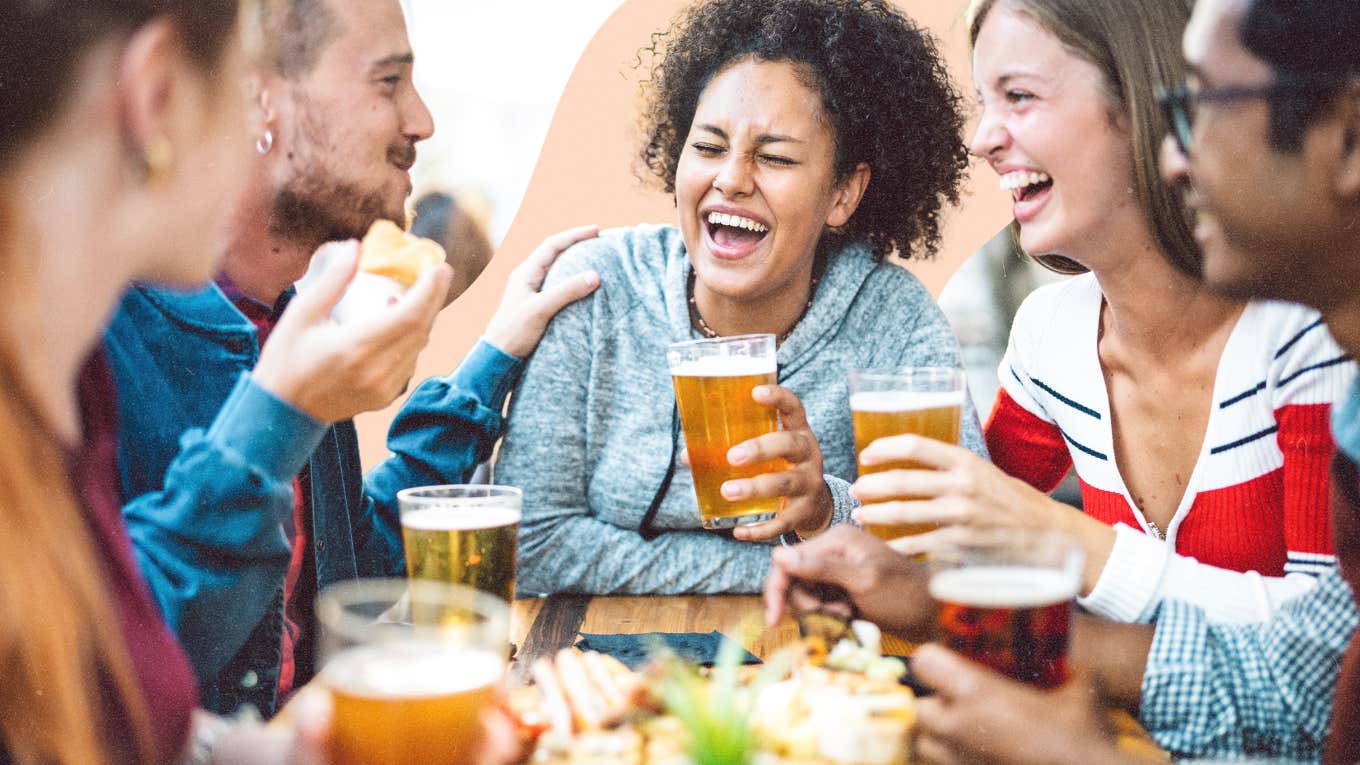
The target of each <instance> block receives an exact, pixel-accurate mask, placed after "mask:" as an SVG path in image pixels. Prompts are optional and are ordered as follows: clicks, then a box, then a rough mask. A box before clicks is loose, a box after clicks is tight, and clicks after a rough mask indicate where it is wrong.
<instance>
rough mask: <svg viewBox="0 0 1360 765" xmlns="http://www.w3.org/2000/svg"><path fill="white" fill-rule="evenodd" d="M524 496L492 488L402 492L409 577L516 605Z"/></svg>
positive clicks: (430, 488)
mask: <svg viewBox="0 0 1360 765" xmlns="http://www.w3.org/2000/svg"><path fill="white" fill-rule="evenodd" d="M523 496H524V495H523V492H521V491H520V490H519V489H517V488H515V487H513V486H489V485H486V484H450V485H447V486H419V487H415V488H411V489H403V490H401V491H399V492H397V504H398V506H399V508H400V512H401V535H402V540H403V542H404V543H405V545H406V571H407V573H408V574H409V575H410V577H411V578H412V579H426V580H431V581H436V582H448V583H449V584H465V585H468V586H469V587H475V588H476V589H478V590H481V591H482V592H485V593H487V594H489V595H494V596H496V597H498V598H501V599H502V600H506V601H510V600H514V598H515V560H516V551H517V549H518V547H519V519H520V506H521V503H522V501H523Z"/></svg>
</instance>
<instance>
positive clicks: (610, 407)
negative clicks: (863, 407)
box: [495, 0, 983, 593]
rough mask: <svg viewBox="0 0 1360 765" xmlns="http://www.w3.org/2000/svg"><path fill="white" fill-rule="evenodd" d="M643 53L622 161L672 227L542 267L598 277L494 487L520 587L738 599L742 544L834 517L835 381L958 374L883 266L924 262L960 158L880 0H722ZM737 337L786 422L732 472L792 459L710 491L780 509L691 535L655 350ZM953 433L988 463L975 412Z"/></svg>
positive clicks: (924, 306)
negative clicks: (661, 205)
mask: <svg viewBox="0 0 1360 765" xmlns="http://www.w3.org/2000/svg"><path fill="white" fill-rule="evenodd" d="M653 53H654V55H655V58H654V59H653V61H654V64H655V65H654V67H653V69H652V71H651V73H650V80H649V81H650V82H651V83H653V84H654V86H655V87H654V88H652V89H651V90H649V91H648V92H647V93H646V96H647V102H646V106H645V109H644V115H643V127H644V131H643V134H644V136H645V139H644V144H643V147H642V151H641V159H642V160H643V163H644V166H645V168H646V171H647V172H648V173H650V174H651V175H653V176H655V178H656V180H658V181H660V185H661V186H662V188H663V189H664V190H665V192H666V193H669V194H674V196H675V203H676V208H677V211H676V212H677V218H678V227H677V226H656V225H644V226H638V227H634V228H629V229H620V230H617V231H613V232H610V233H609V234H608V235H607V236H602V237H600V238H599V239H597V240H594V241H591V242H588V243H585V244H583V245H581V246H579V247H577V248H575V249H574V250H573V251H572V252H571V253H569V254H568V255H567V256H565V259H564V260H563V261H562V263H561V264H560V266H559V267H558V268H557V269H555V270H554V273H553V276H552V279H551V280H550V282H549V283H553V282H554V281H557V280H564V279H570V278H574V277H573V274H576V273H578V272H580V271H581V270H583V269H595V270H598V271H599V272H600V273H601V275H602V276H603V280H604V284H605V286H604V288H603V289H602V290H601V291H600V292H598V293H596V294H595V295H594V296H592V297H591V298H589V299H587V300H584V301H581V302H580V303H577V304H575V305H573V306H569V307H568V308H567V309H566V310H564V311H563V313H562V314H560V315H559V316H558V317H557V318H556V319H555V320H554V321H553V323H552V325H551V326H550V327H549V329H548V333H547V335H546V336H545V339H544V342H543V344H542V345H541V346H540V348H539V349H538V351H537V352H536V353H535V354H534V357H533V359H532V360H531V361H530V363H529V366H528V368H527V369H526V371H525V378H524V383H523V385H522V386H521V388H520V390H519V392H518V393H517V394H516V396H515V398H514V400H513V401H512V403H511V414H510V421H509V424H508V428H507V431H506V440H505V444H504V445H503V447H502V449H501V453H500V457H499V461H498V463H497V464H496V466H495V477H496V481H497V482H498V483H506V484H510V485H514V486H519V487H522V488H523V489H524V515H523V520H522V522H521V526H520V560H519V586H520V588H521V591H523V592H589V593H686V592H689V593H693V592H699V593H711V592H754V591H756V590H757V589H758V588H759V586H760V582H761V581H762V580H763V579H764V576H765V572H766V571H767V569H768V567H769V560H770V549H771V548H770V546H769V545H768V544H752V542H762V541H770V540H772V539H774V538H776V537H780V536H781V535H785V538H786V539H787V538H789V537H791V536H793V535H794V534H797V535H802V536H812V535H815V534H817V533H819V532H821V531H822V530H824V529H826V528H827V527H828V526H830V525H831V524H833V523H837V522H845V521H847V520H848V517H849V513H850V510H851V508H852V504H853V503H852V502H851V500H850V497H849V495H848V493H847V489H848V483H847V482H848V481H849V480H851V479H852V478H853V477H854V475H855V470H856V465H855V448H854V437H853V434H852V432H851V427H850V418H849V417H848V416H847V411H846V410H847V406H846V401H847V399H848V396H849V393H848V375H849V372H850V370H851V369H852V368H856V367H860V368H870V367H904V366H937V367H952V368H958V367H959V363H960V362H959V354H958V347H957V344H956V343H955V341H954V337H953V335H952V333H951V332H950V330H949V326H948V324H946V323H945V321H944V318H943V316H942V315H941V314H940V311H939V308H938V307H937V306H936V304H935V301H934V300H933V299H932V298H931V296H930V294H929V293H928V292H927V291H926V290H925V288H924V287H922V285H921V284H920V283H919V282H918V281H917V280H916V278H915V277H913V276H912V275H911V274H910V273H909V272H908V271H906V270H905V269H903V268H900V267H898V266H897V265H895V264H893V263H890V262H888V259H889V258H890V257H900V258H902V259H907V258H911V257H928V256H929V255H930V254H932V253H933V252H934V251H935V247H936V245H937V244H938V241H939V228H940V216H941V215H942V214H943V210H944V208H945V206H946V205H947V204H948V203H952V202H956V201H957V200H958V194H959V184H960V181H961V179H962V177H963V173H964V169H965V167H966V164H967V157H966V151H965V149H964V147H963V145H962V142H961V138H960V136H961V130H962V125H963V118H962V116H961V114H960V98H959V95H958V93H957V92H956V91H955V90H954V87H953V85H952V84H951V83H950V82H949V79H948V76H947V74H946V72H945V68H944V64H943V62H942V61H941V60H940V58H939V54H938V52H937V50H936V46H935V43H934V41H933V40H932V39H931V37H930V35H929V34H927V33H926V32H925V31H923V30H922V29H921V28H920V27H918V26H917V25H916V24H915V23H914V22H912V21H911V20H910V19H907V18H906V17H904V16H903V15H902V14H901V13H900V12H898V11H897V10H896V9H895V8H894V7H893V6H892V4H891V3H889V2H886V1H884V0H778V1H777V2H767V3H749V2H742V1H741V0H720V1H717V2H701V3H696V4H695V5H693V6H692V7H691V8H689V9H688V11H686V12H685V13H684V14H683V15H682V16H681V17H680V18H679V19H678V20H677V21H676V22H675V24H674V25H673V26H672V28H671V29H670V30H669V31H668V32H667V33H665V34H664V35H660V36H658V37H657V38H656V43H655V45H654V47H653ZM753 333H763V334H771V335H775V336H776V339H777V342H778V346H779V347H778V355H777V361H778V365H779V370H780V371H779V385H778V386H770V387H769V388H764V387H761V388H757V389H756V391H755V398H756V401H757V402H758V403H760V404H762V405H764V406H768V407H772V408H774V409H776V410H777V411H778V413H779V418H780V421H781V424H782V428H783V430H782V431H781V432H779V433H777V434H772V435H769V436H766V437H763V438H761V439H755V440H752V441H749V442H747V443H746V444H744V445H738V446H736V447H734V448H733V449H732V450H731V451H730V452H729V453H728V459H729V460H732V464H735V465H745V464H759V463H761V462H764V461H765V460H770V459H784V460H786V461H787V462H788V464H789V467H788V469H786V470H783V471H779V472H773V473H766V474H764V475H760V476H757V477H755V478H753V479H747V480H740V481H729V482H728V483H727V484H726V485H725V486H724V488H723V493H724V497H725V498H726V499H729V500H739V499H751V498H760V497H783V498H784V499H783V506H782V509H781V510H780V512H779V513H778V514H777V515H776V516H775V518H774V519H772V520H769V521H766V522H763V523H758V524H753V525H750V526H743V527H738V528H736V529H735V530H733V531H732V533H730V534H723V533H713V532H709V531H704V530H702V529H701V526H700V518H699V513H698V512H697V506H696V499H695V494H694V487H693V476H692V473H691V472H690V471H689V470H688V469H687V468H686V467H685V466H684V465H683V464H679V463H680V457H679V455H680V451H681V449H680V438H681V429H680V423H679V418H678V417H677V415H676V408H675V401H674V398H673V396H672V395H671V391H672V390H673V388H672V383H671V378H670V372H669V367H668V364H667V357H666V348H667V345H668V344H669V343H672V342H677V341H688V340H693V339H699V338H705V337H709V338H712V337H721V336H735V335H743V334H753ZM963 443H964V444H965V445H966V446H968V447H970V448H972V449H974V450H976V451H977V452H979V453H981V452H982V451H983V446H982V444H981V438H980V432H979V428H978V425H977V418H976V414H975V412H974V410H973V409H972V407H971V405H965V409H964V420H963ZM743 450H744V451H745V453H744V454H741V452H742V451H743ZM738 454H741V456H740V457H737V456H735V455H738Z"/></svg>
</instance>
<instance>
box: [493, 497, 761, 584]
mask: <svg viewBox="0 0 1360 765" xmlns="http://www.w3.org/2000/svg"><path fill="white" fill-rule="evenodd" d="M770 550H771V548H770V546H769V545H764V544H755V543H750V542H738V541H736V540H733V539H729V538H726V537H723V536H719V535H717V534H713V533H710V532H706V531H671V532H667V533H663V534H661V535H660V536H658V537H656V538H655V539H652V540H650V541H648V540H645V539H643V538H642V536H641V535H640V534H639V533H638V532H637V531H636V530H633V529H624V528H620V527H618V526H615V525H613V524H610V523H607V522H605V521H601V520H597V519H595V518H591V517H589V516H586V515H584V514H572V515H568V516H564V517H563V516H559V517H557V518H555V519H553V520H546V519H542V518H539V519H535V520H533V521H529V520H528V519H527V518H526V522H525V523H524V524H523V525H522V526H521V528H520V559H519V590H520V592H521V593H522V594H526V595H528V594H537V593H552V592H580V593H590V594H610V595H677V594H686V593H704V594H714V593H758V592H760V590H761V586H762V585H763V584H764V582H765V575H766V573H767V572H768V571H769V566H770Z"/></svg>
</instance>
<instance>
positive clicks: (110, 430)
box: [67, 348, 198, 763]
mask: <svg viewBox="0 0 1360 765" xmlns="http://www.w3.org/2000/svg"><path fill="white" fill-rule="evenodd" d="M77 395H78V398H79V402H80V413H81V417H82V419H83V424H84V428H85V441H84V443H82V444H80V445H79V446H78V447H77V448H76V449H74V450H72V451H71V452H69V453H68V454H67V467H68V469H69V471H70V475H71V486H72V487H73V489H74V490H75V493H76V498H77V501H78V502H79V503H80V504H81V505H82V507H83V509H84V510H85V512H86V514H87V518H86V520H87V521H88V523H89V527H90V532H91V535H92V537H93V538H94V543H95V547H96V549H97V550H98V555H99V560H100V563H101V565H102V568H103V577H102V579H103V580H104V583H105V586H106V587H107V589H108V595H109V598H110V599H111V601H112V605H113V609H114V612H115V613H117V615H118V621H119V626H120V627H121V628H122V633H123V642H124V643H125V644H126V646H127V651H128V657H129V658H130V659H131V660H132V671H133V675H135V676H136V678H137V682H138V683H139V684H140V685H141V689H142V697H143V699H144V700H145V703H146V710H147V716H148V717H149V719H150V722H151V733H152V736H153V739H154V741H155V744H156V759H157V761H158V762H162V763H174V762H177V761H178V760H179V759H180V757H181V756H183V754H184V749H185V743H186V742H187V741H188V737H189V718H190V713H191V712H192V711H193V709H194V707H196V706H197V705H198V692H197V689H196V688H195V686H194V677H193V673H192V671H191V670H190V668H189V659H188V658H187V657H186V655H185V653H184V650H183V649H182V648H180V645H179V643H178V642H177V641H176V640H175V637H174V635H172V634H171V632H170V628H169V627H167V626H166V624H165V621H164V620H163V619H162V618H161V613H160V610H159V609H158V608H157V607H156V605H155V603H153V602H152V600H151V592H150V590H149V589H148V588H147V586H146V582H145V580H143V579H142V574H141V571H140V570H139V569H138V568H137V564H136V562H135V561H134V560H133V555H132V541H131V539H130V538H129V537H128V532H127V527H126V526H124V525H123V503H122V499H121V495H120V489H119V486H120V484H119V475H118V401H117V393H116V392H115V390H114V384H113V375H112V372H111V370H110V368H109V363H108V359H107V358H106V357H105V356H104V351H103V349H102V348H101V349H99V350H96V351H95V352H94V353H93V354H91V356H90V358H89V359H88V360H86V362H85V366H84V367H83V368H82V369H81V371H80V377H79V378H78V380H77Z"/></svg>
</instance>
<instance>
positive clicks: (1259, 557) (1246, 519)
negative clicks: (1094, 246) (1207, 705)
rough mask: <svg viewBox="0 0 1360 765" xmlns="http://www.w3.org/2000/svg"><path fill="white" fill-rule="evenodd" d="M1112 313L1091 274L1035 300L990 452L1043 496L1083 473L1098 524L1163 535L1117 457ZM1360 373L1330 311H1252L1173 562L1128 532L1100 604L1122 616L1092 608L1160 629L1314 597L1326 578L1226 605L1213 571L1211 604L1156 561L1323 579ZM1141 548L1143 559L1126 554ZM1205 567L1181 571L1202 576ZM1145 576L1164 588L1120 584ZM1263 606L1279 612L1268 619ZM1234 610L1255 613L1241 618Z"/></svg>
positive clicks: (1177, 528)
mask: <svg viewBox="0 0 1360 765" xmlns="http://www.w3.org/2000/svg"><path fill="white" fill-rule="evenodd" d="M1101 300H1102V297H1101V294H1100V289H1099V286H1098V285H1097V283H1096V281H1095V278H1094V277H1093V276H1091V275H1090V274H1085V275H1082V276H1078V277H1074V278H1072V279H1070V280H1068V281H1065V282H1062V283H1059V284H1053V285H1049V286H1046V287H1042V288H1040V289H1038V290H1036V291H1035V292H1034V293H1033V294H1032V295H1030V297H1029V298H1028V299H1026V301H1025V303H1024V304H1023V305H1022V306H1021V308H1020V311H1019V312H1018V313H1017V314H1016V318H1015V323H1014V325H1013V327H1012V330H1011V339H1010V346H1009V348H1008V349H1007V352H1006V356H1005V358H1004V359H1003V360H1002V362H1001V367H1000V370H999V375H1000V377H1001V381H1002V389H1001V391H1000V392H999V393H998V395H997V401H996V404H995V406H994V408H993V411H992V414H991V417H990V418H989V421H988V423H987V428H986V435H987V447H988V450H989V451H990V453H991V456H992V460H993V461H994V462H995V463H996V464H997V465H998V466H999V467H1001V468H1002V469H1003V470H1005V471H1006V472H1007V473H1009V474H1011V475H1014V476H1016V477H1019V478H1021V479H1023V480H1025V481H1026V482H1028V483H1030V484H1031V485H1033V486H1035V487H1036V488H1039V489H1041V490H1043V491H1049V490H1051V489H1052V488H1053V487H1054V486H1056V485H1057V483H1058V482H1059V481H1060V480H1061V479H1062V477H1063V475H1064V474H1065V473H1066V472H1067V469H1068V467H1070V466H1075V468H1076V472H1077V475H1078V477H1079V478H1080V479H1081V492H1082V502H1083V505H1084V508H1085V511H1086V512H1087V513H1088V514H1090V515H1092V516H1094V517H1096V518H1099V519H1100V520H1102V521H1105V522H1106V523H1109V524H1111V525H1115V524H1121V523H1122V524H1125V525H1127V526H1129V527H1131V528H1133V529H1139V530H1142V531H1143V532H1145V533H1148V534H1150V533H1151V529H1150V527H1149V525H1148V523H1147V522H1146V519H1145V518H1144V517H1143V515H1142V513H1141V512H1140V511H1139V510H1138V509H1137V507H1136V506H1135V505H1134V503H1133V502H1132V501H1131V500H1130V499H1129V492H1128V489H1127V488H1126V486H1125V485H1124V481H1123V478H1122V477H1121V476H1120V474H1119V469H1118V466H1117V465H1116V463H1115V459H1114V446H1113V444H1114V437H1113V433H1112V432H1111V426H1110V422H1111V417H1110V412H1109V403H1108V402H1109V398H1108V396H1107V393H1106V390H1105V378H1104V374H1103V372H1102V370H1101V367H1100V360H1099V358H1098V357H1097V352H1096V343H1097V330H1098V325H1099V320H1100V306H1101ZM1354 375H1355V364H1354V362H1352V361H1351V360H1350V359H1349V358H1348V357H1347V356H1346V354H1345V353H1344V352H1343V351H1342V350H1341V349H1340V348H1339V347H1338V346H1337V345H1336V343H1335V342H1334V341H1333V340H1332V338H1331V335H1330V334H1329V333H1328V332H1327V329H1326V327H1325V326H1323V325H1322V322H1321V319H1320V318H1319V317H1318V315H1317V313H1316V312H1314V311H1311V310H1308V309H1305V308H1301V307H1298V306H1294V305H1288V304H1283V303H1271V302H1254V303H1251V304H1249V305H1248V306H1247V307H1246V309H1245V310H1244V311H1243V312H1242V315H1241V317H1240V318H1239V319H1238V321H1237V325H1236V326H1235V327H1234V328H1233V331H1232V334H1231V336H1230V337H1229V339H1228V342H1227V345H1226V346H1225V348H1224V351H1223V357H1222V359H1221V360H1220V361H1219V365H1218V374H1217V379H1216V380H1215V384H1214V394H1213V410H1212V412H1211V413H1210V416H1209V422H1208V427H1207V429H1206V433H1205V439H1204V444H1203V446H1202V448H1201V452H1200V455H1199V458H1198V461H1197V462H1196V464H1195V468H1194V471H1193V472H1192V474H1191V476H1190V480H1189V483H1188V485H1187V486H1186V492H1185V496H1184V497H1183V498H1182V499H1181V503H1180V505H1179V507H1178V508H1177V510H1176V513H1175V515H1174V516H1173V518H1172V521H1171V523H1170V525H1169V527H1168V528H1167V529H1166V530H1165V531H1166V546H1165V547H1169V548H1170V550H1165V551H1164V552H1161V553H1158V552H1149V550H1150V549H1151V548H1150V547H1148V543H1147V541H1146V540H1136V539H1130V538H1129V537H1130V536H1136V535H1129V534H1121V535H1120V537H1119V540H1120V541H1118V542H1117V543H1116V550H1115V552H1113V553H1112V554H1111V561H1110V564H1109V565H1107V567H1106V575H1102V581H1101V584H1100V585H1098V586H1097V590H1096V591H1094V592H1093V593H1092V596H1091V597H1092V598H1093V599H1096V600H1100V599H1101V598H1102V597H1103V598H1105V599H1113V600H1112V603H1111V604H1104V605H1107V606H1108V608H1102V607H1101V606H1102V603H1100V602H1097V603H1094V604H1092V603H1087V605H1088V606H1093V605H1094V606H1095V607H1096V610H1099V611H1102V612H1107V615H1111V616H1116V617H1117V618H1126V619H1135V618H1147V617H1149V616H1150V615H1151V610H1152V609H1153V608H1154V607H1155V605H1156V602H1158V601H1159V599H1160V598H1162V597H1179V598H1182V599H1192V600H1194V601H1196V602H1200V601H1201V600H1204V599H1209V600H1214V601H1215V602H1216V603H1218V605H1219V607H1220V608H1224V609H1226V611H1227V613H1225V614H1223V615H1224V617H1225V618H1255V617H1258V616H1261V615H1263V613H1268V611H1269V610H1272V608H1273V606H1274V605H1278V601H1279V600H1282V599H1284V598H1286V597H1288V596H1290V595H1292V594H1297V592H1300V591H1302V590H1303V589H1306V588H1307V586H1309V585H1310V584H1311V581H1309V580H1311V577H1309V578H1308V579H1307V580H1302V581H1296V582H1294V583H1293V584H1288V585H1287V584H1284V583H1283V582H1280V583H1266V584H1261V583H1260V581H1259V580H1260V578H1259V577H1257V578H1256V579H1255V580H1253V581H1255V582H1256V584H1254V585H1251V586H1250V587H1249V589H1255V590H1257V591H1255V592H1237V593H1231V592H1220V591H1219V590H1220V586H1219V585H1218V584H1216V583H1224V584H1222V586H1223V587H1227V588H1229V589H1232V588H1233V587H1236V586H1237V585H1236V584H1231V583H1232V582H1233V581H1234V579H1235V577H1223V576H1221V575H1219V574H1218V573H1216V572H1208V571H1204V570H1203V569H1201V570H1200V571H1198V579H1196V581H1195V587H1193V588H1192V589H1193V590H1195V591H1194V592H1181V591H1180V590H1181V586H1180V585H1179V584H1177V582H1176V580H1175V577H1174V576H1173V577H1170V579H1168V576H1169V575H1168V574H1167V573H1166V572H1165V571H1163V570H1159V569H1157V568H1155V567H1154V566H1155V565H1158V564H1155V563H1154V561H1153V560H1152V558H1153V557H1157V556H1159V555H1160V557H1161V558H1162V559H1163V560H1162V561H1161V563H1160V565H1162V566H1166V565H1169V563H1168V561H1167V560H1166V558H1167V557H1168V556H1167V553H1170V552H1171V551H1174V553H1175V554H1177V555H1179V556H1188V557H1189V558H1193V559H1195V561H1198V563H1200V564H1208V565H1209V566H1214V567H1219V568H1223V569H1230V570H1232V571H1239V572H1243V571H1255V572H1259V573H1260V574H1261V575H1263V576H1266V577H1281V576H1283V575H1286V574H1304V575H1308V574H1312V575H1316V574H1317V573H1319V572H1321V571H1323V570H1325V569H1326V568H1327V567H1329V566H1331V565H1333V564H1334V560H1335V559H1334V558H1333V556H1332V540H1331V527H1330V522H1329V516H1328V513H1327V476H1328V466H1329V464H1330V459H1331V453H1332V439H1331V434H1330V430H1329V422H1328V413H1329V411H1330V409H1331V404H1332V402H1333V401H1337V400H1340V399H1342V398H1343V397H1344V396H1345V394H1346V392H1347V390H1348V386H1349V385H1350V382H1351V380H1352V379H1353V378H1354ZM1129 547H1135V548H1137V549H1138V550H1141V552H1139V553H1137V554H1135V553H1134V552H1132V551H1131V550H1129V549H1123V548H1129ZM1150 556H1151V557H1150ZM1195 561H1188V562H1187V561H1180V562H1179V563H1177V564H1176V565H1179V566H1180V567H1181V569H1186V566H1187V565H1188V564H1194V563H1195ZM1149 568H1152V570H1147V569H1149ZM1206 568H1207V567H1206ZM1172 573H1174V572H1172ZM1183 573H1184V574H1185V575H1186V576H1187V577H1192V578H1193V577H1194V576H1195V572H1193V571H1190V570H1184V571H1183ZM1138 577H1143V578H1151V579H1152V580H1153V581H1151V582H1127V581H1116V579H1127V578H1138ZM1239 578H1240V577H1239ZM1291 578H1293V577H1291ZM1107 580H1109V581H1107ZM1162 580H1165V581H1162ZM1261 587H1266V588H1267V589H1271V590H1273V591H1272V592H1261V591H1259V590H1260V588H1261ZM1102 588H1103V589H1102ZM1263 597H1264V598H1265V599H1266V600H1267V601H1275V602H1271V603H1267V604H1265V608H1258V607H1257V606H1260V605H1261V602H1260V601H1261V600H1262V598H1263ZM1114 601H1123V602H1121V603H1118V604H1114ZM1232 603H1240V604H1241V606H1242V607H1241V608H1237V607H1235V606H1233V605H1225V604H1232ZM1110 611H1113V612H1114V613H1109V612H1110Z"/></svg>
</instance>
